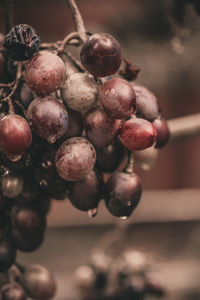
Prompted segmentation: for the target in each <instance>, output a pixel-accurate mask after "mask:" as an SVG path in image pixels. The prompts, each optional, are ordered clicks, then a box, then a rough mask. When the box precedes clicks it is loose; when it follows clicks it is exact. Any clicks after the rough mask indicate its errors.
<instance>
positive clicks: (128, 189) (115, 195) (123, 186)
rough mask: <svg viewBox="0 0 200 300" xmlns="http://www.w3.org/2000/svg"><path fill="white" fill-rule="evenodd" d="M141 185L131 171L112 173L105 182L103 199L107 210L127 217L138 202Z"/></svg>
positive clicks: (121, 216) (118, 215)
mask: <svg viewBox="0 0 200 300" xmlns="http://www.w3.org/2000/svg"><path fill="white" fill-rule="evenodd" d="M141 194H142V185H141V181H140V179H139V177H138V176H137V175H136V174H134V173H132V174H127V173H124V172H116V173H114V174H113V175H112V176H111V177H110V178H109V179H108V181H107V182H106V184H105V193H104V199H105V203H106V206H107V208H108V210H109V212H110V213H111V214H112V215H114V216H116V217H120V218H122V219H126V218H128V217H129V216H130V215H131V214H132V212H133V210H134V209H135V208H136V206H137V205H138V203H139V200H140V198H141Z"/></svg>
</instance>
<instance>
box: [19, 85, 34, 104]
mask: <svg viewBox="0 0 200 300" xmlns="http://www.w3.org/2000/svg"><path fill="white" fill-rule="evenodd" d="M33 98H34V93H33V91H32V90H31V89H30V87H29V86H28V85H27V84H26V83H24V84H23V85H22V86H21V88H20V92H19V100H20V102H21V103H22V104H23V106H24V107H25V108H26V109H27V108H28V106H29V105H30V103H31V102H32V101H33Z"/></svg>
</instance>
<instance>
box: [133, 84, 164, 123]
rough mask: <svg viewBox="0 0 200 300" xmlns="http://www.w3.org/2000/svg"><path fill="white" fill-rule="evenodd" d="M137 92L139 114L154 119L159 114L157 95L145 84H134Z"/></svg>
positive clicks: (149, 119) (147, 118) (150, 119)
mask: <svg viewBox="0 0 200 300" xmlns="http://www.w3.org/2000/svg"><path fill="white" fill-rule="evenodd" d="M133 88H134V91H135V94H136V110H137V116H138V117H141V118H144V119H146V120H148V121H153V120H155V118H157V116H158V114H159V105H158V100H157V98H156V97H155V95H154V94H153V93H152V92H150V91H149V90H148V89H147V88H145V87H144V86H141V85H138V84H133Z"/></svg>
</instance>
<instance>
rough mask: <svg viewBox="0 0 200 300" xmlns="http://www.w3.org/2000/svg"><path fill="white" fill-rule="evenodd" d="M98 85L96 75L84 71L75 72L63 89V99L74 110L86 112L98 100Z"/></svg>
mask: <svg viewBox="0 0 200 300" xmlns="http://www.w3.org/2000/svg"><path fill="white" fill-rule="evenodd" d="M97 92H98V86H97V83H96V81H95V80H94V77H93V76H92V75H89V74H84V73H74V74H72V75H71V76H69V78H68V79H67V81H66V82H65V87H64V88H63V89H62V90H61V95H62V100H63V101H64V102H65V103H66V104H67V105H68V106H69V107H70V108H71V109H73V110H76V111H79V112H81V113H83V114H84V113H86V112H87V111H88V110H89V109H90V108H92V107H93V106H94V105H95V103H96V100H97Z"/></svg>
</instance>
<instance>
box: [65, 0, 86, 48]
mask: <svg viewBox="0 0 200 300" xmlns="http://www.w3.org/2000/svg"><path fill="white" fill-rule="evenodd" d="M66 1H67V4H68V6H69V9H70V11H71V13H72V17H73V21H74V27H75V30H76V31H77V32H78V33H79V35H80V38H81V40H82V42H85V41H86V39H87V34H86V32H87V31H86V29H85V25H84V21H83V18H82V16H81V13H80V11H79V9H78V6H77V5H76V2H75V0H66Z"/></svg>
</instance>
